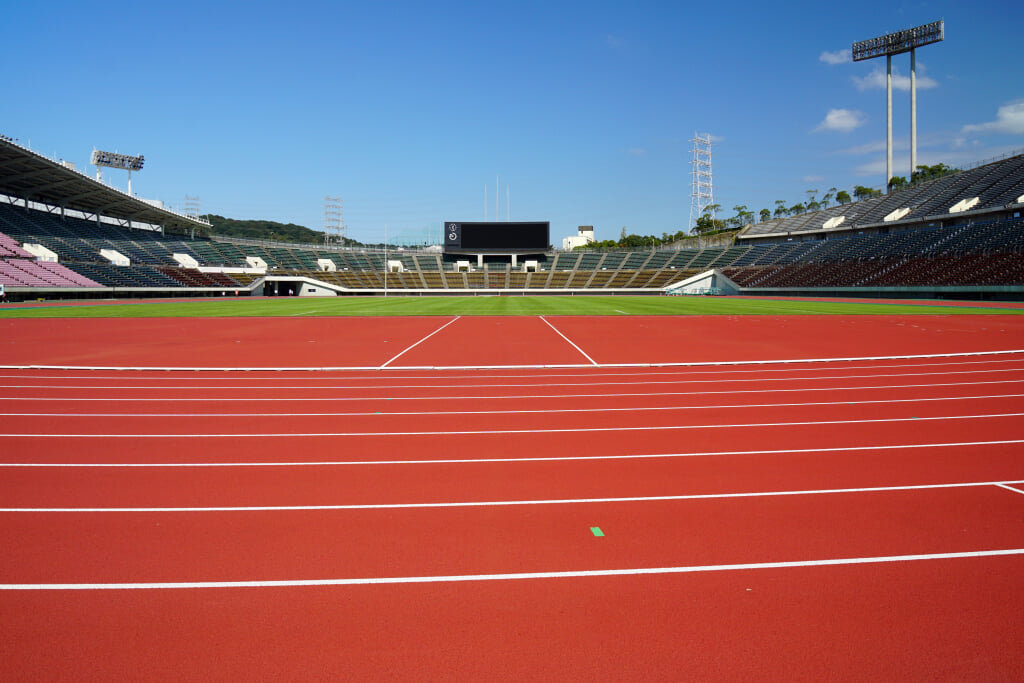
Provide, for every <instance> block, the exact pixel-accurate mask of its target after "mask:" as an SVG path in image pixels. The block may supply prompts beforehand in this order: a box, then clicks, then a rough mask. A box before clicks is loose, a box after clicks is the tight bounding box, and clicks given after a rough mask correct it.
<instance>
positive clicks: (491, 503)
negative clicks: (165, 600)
mask: <svg viewBox="0 0 1024 683" xmlns="http://www.w3.org/2000/svg"><path fill="white" fill-rule="evenodd" d="M1007 483H1008V482H1000V481H972V482H959V483H953V484H918V485H905V486H866V487H861V488H846V489H804V490H794V491H749V492H743V493H693V494H681V495H676V496H622V497H615V498H552V499H541V500H480V501H456V502H447V503H361V504H347V505H344V504H343V505H220V506H208V507H75V508H54V507H48V508H0V513H22V512H29V513H43V512H46V513H49V512H76V513H91V512H139V513H142V512H146V513H149V512H308V511H315V510H398V509H430V508H477V507H517V506H523V505H588V504H601V503H652V502H660V501H685V500H721V499H729V498H777V497H781V496H823V495H832V494H837V493H880V492H886V491H928V490H934V489H964V488H979V487H990V486H1002V487H1003V488H1009V487H1008V486H1006V484H1007ZM1009 483H1014V482H1013V481H1012V480H1011V482H1009ZM1010 490H1011V491H1016V489H1012V488H1011V489H1010ZM1017 493H1021V492H1020V491H1017Z"/></svg>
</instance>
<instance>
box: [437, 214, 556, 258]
mask: <svg viewBox="0 0 1024 683" xmlns="http://www.w3.org/2000/svg"><path fill="white" fill-rule="evenodd" d="M550 233H551V224H550V223H549V222H548V221H532V222H526V223H511V222H501V221H492V222H484V223H460V222H456V221H446V222H445V224H444V247H445V251H465V252H484V251H490V252H513V251H517V252H542V251H547V250H548V247H549V246H550V244H551V239H550Z"/></svg>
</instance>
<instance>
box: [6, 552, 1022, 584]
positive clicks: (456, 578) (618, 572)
mask: <svg viewBox="0 0 1024 683" xmlns="http://www.w3.org/2000/svg"><path fill="white" fill-rule="evenodd" d="M1013 555H1024V548H1011V549H1003V550H972V551H967V552H953V553H928V554H919V555H883V556H875V557H844V558H837V559H827V560H795V561H788V562H749V563H744V564H709V565H691V566H683V567H635V568H629V569H592V570H579V571H556V572H518V573H508V574H453V575H447V576H445V575H436V576H385V577H365V578H350V579H294V580H279V581H177V582H170V581H168V582H148V583H4V584H0V590H12V591H14V590H21V591H25V590H153V589H184V588H291V587H302V586H305V587H309V586H355V585H386V584H409V583H455V582H463V581H517V580H527V579H569V578H591V577H599V576H650V575H658V574H693V573H701V572H722V571H743V570H753V569H795V568H800V567H836V566H843V565H856V564H883V563H889V562H921V561H927V560H953V559H967V558H981V557H1007V556H1013Z"/></svg>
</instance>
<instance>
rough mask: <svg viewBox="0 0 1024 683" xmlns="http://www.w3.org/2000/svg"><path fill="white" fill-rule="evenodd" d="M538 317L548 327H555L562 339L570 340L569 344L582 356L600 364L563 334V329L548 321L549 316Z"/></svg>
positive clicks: (591, 362)
mask: <svg viewBox="0 0 1024 683" xmlns="http://www.w3.org/2000/svg"><path fill="white" fill-rule="evenodd" d="M538 317H539V318H540V319H541V322H543V323H544V324H545V325H547V326H548V327H550V328H551V329H553V330H554V331H555V333H556V334H557V335H558V336H559V337H561V338H562V339H564V340H565V341H567V342H569V344H570V345H571V346H572V347H573V348H574V349H576V350H577V351H579V352H580V355H581V356H583V357H584V358H586V359H587V360H588V361H590V364H591V365H598V362H597V361H596V360H594V359H593V358H591V357H590V356H588V355H587V354H586V352H585V351H584V350H583V349H581V348H580V347H578V346H577V345H576V343H575V342H573V340H571V339H569V338H568V337H566V336H565V335H564V334H562V333H561V331H560V330H559V329H558V328H557V327H555V326H554V325H552V324H551V323H549V322H548V321H547V318H545V317H544V316H542V315H541V316H538Z"/></svg>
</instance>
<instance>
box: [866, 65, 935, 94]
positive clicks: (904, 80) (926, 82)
mask: <svg viewBox="0 0 1024 683" xmlns="http://www.w3.org/2000/svg"><path fill="white" fill-rule="evenodd" d="M853 84H854V85H856V86H857V90H872V89H876V88H881V89H883V90H884V89H885V69H883V68H882V67H878V68H876V69H875V70H874V71H872V72H871V73H869V74H868V75H867V76H853ZM938 86H939V83H938V81H936V80H935V79H934V78H929V77H928V76H922V75H921V74H920V73H919V74H918V75H917V89H918V90H930V89H931V88H937V87H938ZM892 89H893V90H905V91H907V92H910V76H904V75H903V74H901V73H899V71H897V70H896V69H893V70H892Z"/></svg>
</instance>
